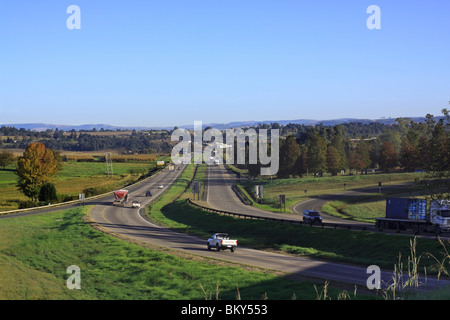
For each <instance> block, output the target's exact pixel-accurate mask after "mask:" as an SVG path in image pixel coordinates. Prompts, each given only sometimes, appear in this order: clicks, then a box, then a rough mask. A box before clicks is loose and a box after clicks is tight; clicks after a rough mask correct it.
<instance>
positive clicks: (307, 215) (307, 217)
mask: <svg viewBox="0 0 450 320" xmlns="http://www.w3.org/2000/svg"><path fill="white" fill-rule="evenodd" d="M303 222H305V223H311V224H312V223H316V222H317V223H322V217H321V216H320V213H318V212H317V211H316V210H305V211H304V212H303Z"/></svg>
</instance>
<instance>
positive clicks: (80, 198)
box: [78, 193, 85, 203]
mask: <svg viewBox="0 0 450 320" xmlns="http://www.w3.org/2000/svg"><path fill="white" fill-rule="evenodd" d="M84 199H85V194H84V193H80V194H79V195H78V200H80V202H81V203H84Z"/></svg>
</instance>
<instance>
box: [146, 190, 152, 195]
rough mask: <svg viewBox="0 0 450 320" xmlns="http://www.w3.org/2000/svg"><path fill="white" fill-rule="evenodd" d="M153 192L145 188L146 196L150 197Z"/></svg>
mask: <svg viewBox="0 0 450 320" xmlns="http://www.w3.org/2000/svg"><path fill="white" fill-rule="evenodd" d="M152 195H153V194H152V191H151V190H147V192H146V193H145V196H146V197H151V196H152Z"/></svg>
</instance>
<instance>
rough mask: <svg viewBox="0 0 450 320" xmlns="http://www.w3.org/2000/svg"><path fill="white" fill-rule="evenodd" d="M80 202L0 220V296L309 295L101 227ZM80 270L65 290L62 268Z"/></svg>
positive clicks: (310, 294) (303, 287)
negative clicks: (74, 284)
mask: <svg viewBox="0 0 450 320" xmlns="http://www.w3.org/2000/svg"><path fill="white" fill-rule="evenodd" d="M87 211H88V208H86V207H84V208H76V209H70V210H65V211H60V212H56V213H50V214H45V215H33V216H27V217H20V218H12V219H2V220H1V221H0V262H1V266H2V268H1V270H0V283H1V284H2V285H1V286H0V299H11V300H25V299H26V300H29V299H38V300H41V299H43V300H54V299H57V300H66V299H70V300H73V299H83V300H90V299H100V300H110V299H114V300H128V299H133V300H141V299H146V300H149V299H158V300H160V299H164V300H172V299H176V300H185V299H205V298H206V299H209V298H212V299H215V298H216V296H217V297H218V298H219V299H231V300H234V299H236V298H237V297H238V295H239V296H240V298H242V299H263V298H269V299H274V300H275V299H290V298H291V297H292V296H293V295H295V297H297V298H298V299H314V298H315V292H314V288H313V284H311V283H309V282H302V283H299V282H296V281H290V280H288V279H286V278H284V277H280V276H277V275H274V274H272V273H268V272H261V271H255V270H246V269H243V268H241V267H236V266H231V265H227V264H226V263H221V264H217V263H212V262H211V261H209V260H208V259H200V258H198V259H196V258H193V257H191V258H189V259H185V258H181V257H178V256H175V255H172V254H168V253H166V252H164V251H157V250H150V249H148V248H145V247H143V246H140V245H137V244H133V243H130V242H127V241H124V240H121V239H118V238H115V237H111V236H109V235H107V234H104V233H102V232H100V231H98V230H96V229H94V228H92V227H90V226H89V224H87V223H85V222H84V221H83V217H84V216H85V215H86V213H87ZM71 265H77V266H79V267H80V270H81V289H80V290H69V289H68V288H67V286H66V281H67V279H68V277H69V276H70V274H67V273H66V270H67V267H69V266H71Z"/></svg>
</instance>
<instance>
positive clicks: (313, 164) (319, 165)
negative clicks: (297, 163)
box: [306, 132, 327, 176]
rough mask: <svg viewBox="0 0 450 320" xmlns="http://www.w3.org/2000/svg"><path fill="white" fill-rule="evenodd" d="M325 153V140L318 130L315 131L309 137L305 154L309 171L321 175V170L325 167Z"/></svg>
mask: <svg viewBox="0 0 450 320" xmlns="http://www.w3.org/2000/svg"><path fill="white" fill-rule="evenodd" d="M326 153H327V145H326V144H325V141H324V140H323V138H322V137H321V136H320V134H319V133H318V132H315V133H314V134H313V136H312V137H311V140H310V143H309V147H308V153H307V156H306V157H307V164H308V169H309V171H311V172H314V173H315V174H316V173H317V174H319V176H322V174H323V172H324V171H325V170H326V169H327V163H326V160H327V159H326Z"/></svg>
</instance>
